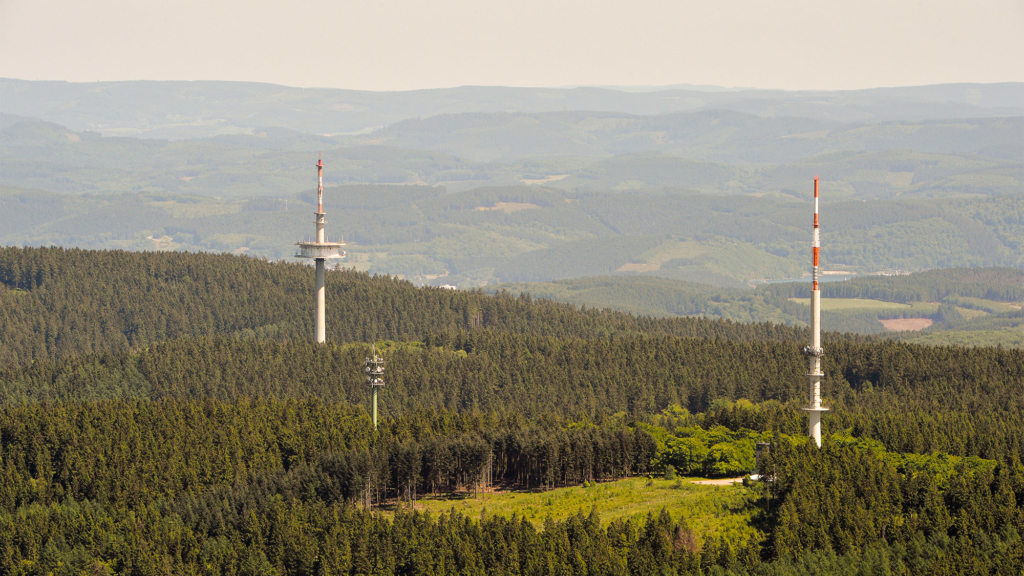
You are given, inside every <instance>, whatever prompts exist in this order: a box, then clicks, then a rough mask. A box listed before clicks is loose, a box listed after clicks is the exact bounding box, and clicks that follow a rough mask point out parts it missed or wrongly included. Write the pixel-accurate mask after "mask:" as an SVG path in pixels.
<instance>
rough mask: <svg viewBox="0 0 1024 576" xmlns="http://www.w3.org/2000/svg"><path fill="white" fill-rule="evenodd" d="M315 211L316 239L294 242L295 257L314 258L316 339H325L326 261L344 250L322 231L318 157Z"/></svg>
mask: <svg viewBox="0 0 1024 576" xmlns="http://www.w3.org/2000/svg"><path fill="white" fill-rule="evenodd" d="M316 176H317V188H316V200H317V203H316V213H315V214H313V217H314V218H315V220H314V222H315V223H316V240H315V241H313V242H296V243H295V245H296V246H298V247H299V253H298V254H296V255H295V257H296V258H312V259H313V260H316V341H317V342H325V341H326V340H327V328H326V326H325V322H326V316H327V314H326V305H325V304H326V303H325V299H326V298H325V295H324V292H325V289H324V283H325V275H326V270H325V269H326V265H327V264H326V263H327V260H328V259H330V258H344V257H345V251H344V250H342V249H341V247H342V246H344V245H345V243H344V242H328V241H327V234H326V233H325V232H324V223H325V222H326V220H325V219H324V161H323V159H322V158H318V159H317V162H316Z"/></svg>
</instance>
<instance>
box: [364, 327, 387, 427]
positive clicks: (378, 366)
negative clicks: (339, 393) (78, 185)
mask: <svg viewBox="0 0 1024 576" xmlns="http://www.w3.org/2000/svg"><path fill="white" fill-rule="evenodd" d="M363 370H364V371H365V372H366V383H367V384H368V385H369V386H370V391H371V394H372V396H373V429H374V430H376V429H377V390H378V389H380V388H383V387H384V359H383V358H381V357H380V355H379V354H377V346H376V345H374V346H373V356H372V357H370V358H367V359H366V362H364V363H363Z"/></svg>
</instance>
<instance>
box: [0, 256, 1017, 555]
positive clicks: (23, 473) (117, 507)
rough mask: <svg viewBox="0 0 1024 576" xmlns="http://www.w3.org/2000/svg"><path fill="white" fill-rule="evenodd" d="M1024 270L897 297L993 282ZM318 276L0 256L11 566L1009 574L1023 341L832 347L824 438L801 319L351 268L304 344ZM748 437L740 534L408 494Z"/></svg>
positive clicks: (976, 290) (738, 465)
mask: <svg viewBox="0 0 1024 576" xmlns="http://www.w3.org/2000/svg"><path fill="white" fill-rule="evenodd" d="M1015 274H1016V271H1014V270H1005V269H1004V270H999V269H996V270H988V271H981V272H977V271H971V270H962V271H953V272H952V273H951V276H944V275H934V274H933V275H931V276H929V275H923V276H919V277H907V279H903V278H899V279H896V280H897V282H896V284H894V285H889V286H888V288H889V289H891V288H893V286H894V287H895V289H897V290H898V291H899V294H903V295H905V296H906V298H907V299H908V300H910V301H913V298H914V297H915V296H914V294H918V295H920V297H922V298H931V297H932V296H934V295H939V292H934V291H935V290H939V291H941V290H943V289H944V288H943V287H948V286H951V285H953V283H960V284H962V285H963V286H964V292H965V293H967V292H969V295H967V296H962V297H961V296H957V297H960V298H963V299H965V300H969V299H971V298H974V299H975V300H978V301H981V296H986V297H994V296H999V297H1004V298H1011V297H1015V295H1016V294H1017V292H1015V291H1014V290H1015V287H1014V284H1015V282H1016V276H1015ZM848 284H849V286H853V287H855V288H856V287H858V286H860V288H858V289H861V290H865V291H867V292H864V293H862V294H860V295H861V296H878V295H879V294H877V293H875V292H871V291H872V290H881V289H886V288H887V286H882V285H879V284H877V282H876V283H874V284H873V283H872V282H870V281H868V282H859V283H848ZM311 285H312V270H311V269H310V268H309V267H306V266H299V265H292V264H284V263H270V262H264V261H261V260H257V259H253V258H245V257H237V256H225V255H210V254H181V253H130V252H90V251H84V250H62V249H49V248H29V249H23V248H5V249H2V250H0V349H2V350H3V351H4V354H5V356H4V358H3V359H2V362H0V571H3V572H4V573H12V574H34V573H46V572H60V571H71V572H74V571H89V572H95V573H124V574H128V573H146V572H166V571H177V572H193V573H203V574H219V573H225V572H232V573H246V574H248V573H253V574H256V573H260V574H275V573H277V574H307V573H337V574H369V573H378V574H420V573H438V574H447V573H453V572H457V573H466V574H592V573H600V574H644V575H646V574H657V573H674V574H698V573H708V572H714V573H723V574H791V573H794V572H795V573H800V571H801V570H805V571H806V570H810V569H812V567H813V569H815V570H831V571H833V572H838V573H842V571H843V570H847V571H849V570H848V568H849V567H851V566H852V567H858V566H859V567H863V566H870V567H873V568H872V569H876V570H878V571H881V572H886V571H888V572H891V573H928V572H936V573H960V572H967V573H979V574H982V573H1015V572H1019V571H1020V570H1021V568H1022V567H1024V555H1022V552H1021V551H1022V550H1024V546H1022V541H1021V534H1020V530H1019V526H1020V525H1021V524H1022V522H1024V466H1022V465H1021V459H1022V458H1024V442H1022V438H1021V435H1020V433H1019V431H1020V430H1021V429H1022V428H1024V387H1022V386H1024V351H1021V350H1008V349H1001V348H962V347H941V346H921V345H915V344H907V343H898V342H893V341H885V340H876V339H868V338H862V337H856V336H852V335H842V334H829V335H827V336H828V337H827V338H826V343H825V349H826V356H825V362H824V368H825V386H824V388H825V403H826V404H827V405H828V406H829V407H830V408H831V410H830V412H828V413H827V414H826V416H825V419H824V422H825V432H826V434H825V435H824V443H823V446H822V448H821V449H818V448H816V447H815V446H814V445H813V444H811V443H809V442H807V440H806V438H805V437H804V432H803V431H804V427H805V426H806V420H805V416H804V413H803V412H802V411H801V410H800V407H801V406H802V405H803V403H804V395H805V389H806V386H807V384H806V378H805V375H804V372H805V371H806V360H805V358H804V357H803V356H802V354H801V352H800V349H801V347H802V346H803V344H804V342H805V340H806V333H805V332H804V331H803V330H801V329H798V328H792V327H784V326H779V325H774V324H738V323H733V322H728V321H720V320H718V321H716V320H710V319H700V318H675V319H651V318H646V317H636V316H632V315H630V314H626V313H620V312H611V311H602V310H596V309H586V310H582V309H576V308H575V307H573V306H571V305H567V304H556V303H552V302H549V301H544V300H535V299H533V298H530V297H527V296H525V295H524V296H512V295H510V294H508V293H500V294H497V295H486V294H484V293H482V292H479V291H472V292H462V291H450V290H442V289H436V288H416V287H414V286H413V285H411V284H409V283H408V282H404V281H399V280H395V279H392V278H388V277H380V276H377V277H371V276H368V275H366V274H363V273H357V272H351V271H346V272H331V273H330V274H329V277H328V287H329V293H328V311H329V317H328V327H329V342H328V344H326V345H320V344H314V343H312V342H310V338H309V336H308V335H309V334H310V333H311V316H312V314H311V307H310V306H309V304H310V303H311V302H312V293H311V292H312V290H311ZM771 289H773V290H784V288H783V287H771ZM922 289H923V290H924V291H923V292H921V290H922ZM985 290H995V292H987V291H985ZM983 291H984V292H983ZM788 294H789V293H780V294H778V295H777V297H784V296H788ZM950 294H952V292H951V293H950ZM945 297H946V298H951V297H952V296H951V295H949V294H946V295H945ZM372 341H376V342H377V344H378V347H379V349H380V350H381V351H382V352H383V354H384V357H385V358H386V360H387V372H386V381H387V386H386V387H385V389H384V390H383V391H382V393H381V409H382V414H381V416H382V418H381V425H380V428H379V429H378V430H374V429H373V426H372V424H371V422H370V419H369V416H368V414H367V403H368V390H367V389H366V385H365V384H364V383H363V377H362V362H363V360H364V357H365V356H366V355H367V354H368V352H369V342H372ZM756 442H768V443H770V445H771V451H770V454H769V456H768V458H767V460H766V468H765V469H764V470H763V471H762V472H763V473H764V474H766V475H767V476H768V477H769V478H771V479H772V481H769V482H752V483H750V484H749V486H747V487H738V488H729V489H728V490H739V491H742V498H740V499H739V500H737V502H739V503H738V504H737V506H738V508H735V509H733V510H732V511H731V512H729V514H738V515H740V517H741V518H747V519H749V520H742V522H743V523H744V526H745V528H744V529H743V530H742V531H735V530H727V529H724V528H722V527H721V525H718V526H717V527H716V524H714V523H712V524H708V522H709V521H710V522H713V521H714V519H713V518H707V517H705V516H700V515H701V514H702V512H701V510H698V509H692V508H687V506H686V505H685V504H681V505H679V507H674V508H671V509H665V510H663V511H662V512H661V513H659V514H652V515H650V516H648V517H647V518H646V519H644V518H630V517H627V518H618V519H615V520H612V521H610V522H606V521H602V519H601V509H600V508H601V506H614V502H608V503H607V504H605V503H602V504H601V505H599V506H597V507H595V508H594V509H592V510H580V511H579V513H578V514H576V515H575V516H572V517H570V518H568V519H565V520H557V521H556V520H553V519H550V518H549V519H547V520H543V512H542V516H541V518H536V511H532V512H530V515H531V518H530V519H527V517H526V512H525V511H524V512H523V513H522V515H518V514H517V515H515V516H511V517H508V516H503V515H495V514H491V513H483V514H480V516H479V517H476V516H474V517H468V516H465V515H462V514H460V513H458V512H456V511H452V512H446V513H444V514H442V515H440V516H438V515H431V514H426V513H423V512H421V511H419V510H418V508H417V506H418V501H419V500H420V499H421V498H423V497H424V495H432V497H433V498H444V497H446V496H447V497H454V498H456V500H455V501H457V499H458V498H474V497H480V496H479V495H481V494H486V493H493V491H495V490H497V491H500V492H502V493H508V494H512V495H514V494H516V491H518V490H531V491H541V493H542V494H543V493H545V492H544V491H546V490H550V489H553V488H557V487H566V488H571V489H574V490H577V489H578V490H587V489H588V488H587V487H588V486H592V485H593V483H605V482H610V483H614V481H616V480H618V479H621V478H627V477H631V476H632V477H635V476H641V477H643V476H644V475H647V476H654V475H657V476H659V477H664V478H669V477H675V474H676V473H678V474H681V475H688V476H703V477H720V476H742V475H744V474H747V473H750V472H753V465H754V444H755V443H756ZM681 483H682V480H679V482H678V483H677V485H680V484H681ZM720 489H721V490H726V489H727V488H720ZM549 502H550V500H549ZM716 513H717V512H716ZM698 516H699V518H698ZM688 519H689V520H688ZM691 520H692V522H693V523H692V524H691V522H690V521H691ZM698 520H699V521H698ZM695 526H702V527H703V528H701V529H700V531H698V530H697V529H695V528H694V527H695ZM426 550H429V554H425V553H424V551H426Z"/></svg>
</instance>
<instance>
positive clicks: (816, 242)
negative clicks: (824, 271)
mask: <svg viewBox="0 0 1024 576" xmlns="http://www.w3.org/2000/svg"><path fill="white" fill-rule="evenodd" d="M820 253H821V238H820V237H819V235H818V177H817V176H815V177H814V232H813V233H812V236H811V257H812V260H813V266H814V268H813V275H812V281H813V284H812V285H811V345H810V346H805V347H804V354H805V355H806V356H807V358H808V360H809V366H808V371H807V378H808V380H810V384H811V394H810V398H809V400H810V403H809V405H808V406H807V407H806V408H804V410H805V411H806V412H807V436H809V437H810V438H812V439H813V440H814V442H815V443H816V444H817V445H818V447H819V448H821V413H822V412H826V411H827V410H828V408H825V407H824V406H822V405H821V379H822V378H824V376H825V375H824V374H823V373H822V372H821V357H822V356H823V355H824V350H822V348H821V291H820V290H818V264H819V258H820Z"/></svg>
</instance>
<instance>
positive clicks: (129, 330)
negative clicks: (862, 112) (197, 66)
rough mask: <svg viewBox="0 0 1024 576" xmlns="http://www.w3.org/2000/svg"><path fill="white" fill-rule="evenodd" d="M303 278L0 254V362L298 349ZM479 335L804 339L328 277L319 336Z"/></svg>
mask: <svg viewBox="0 0 1024 576" xmlns="http://www.w3.org/2000/svg"><path fill="white" fill-rule="evenodd" d="M313 274H314V273H313V270H312V269H311V268H310V267H308V266H303V265H298V264H286V263H280V262H278V263H270V262H265V261H262V260H257V259H254V258H245V257H238V256H230V255H214V254H200V253H161V252H121V251H90V250H80V249H62V248H15V247H3V248H0V343H2V344H3V345H2V346H0V364H21V363H28V362H31V361H33V360H42V359H46V358H54V357H64V356H69V355H75V354H83V353H90V352H108V351H112V352H118V351H126V350H130V349H138V348H143V347H146V346H148V345H150V344H152V343H155V342H160V341H164V340H173V339H178V338H184V337H193V336H213V335H221V336H234V337H238V338H256V339H269V340H276V341H290V340H307V339H310V335H311V334H312V333H313V321H314V319H313ZM480 328H487V329H492V330H501V331H509V332H516V333H523V334H535V335H547V336H556V337H569V336H572V337H591V336H600V335H608V334H623V333H646V334H666V335H674V336H688V337H702V338H704V337H706V338H722V339H730V340H740V341H754V340H787V341H803V340H806V336H805V331H802V330H800V329H796V328H791V327H787V326H780V325H775V324H767V323H765V324H739V323H735V322H727V321H713V320H707V319H702V318H672V319H667V318H666V319H653V318H649V317H645V316H634V315H631V314H626V313H622V312H613V311H609V310H598V309H585V308H577V307H575V306H572V305H568V304H557V303H553V302H550V301H548V300H534V299H533V298H530V297H529V295H522V296H519V297H514V296H512V295H510V294H507V293H502V294H498V295H495V296H488V295H485V294H483V293H482V292H480V291H453V290H441V289H437V288H416V287H415V286H413V285H412V284H411V283H408V282H405V281H400V280H397V279H395V278H392V277H388V276H368V275H367V274H364V273H359V272H353V271H330V272H329V273H328V279H327V329H328V335H327V337H328V339H329V340H332V341H335V342H369V341H374V340H385V339H390V340H416V339H420V338H423V337H424V336H425V335H427V334H429V333H432V332H439V331H456V330H458V331H469V330H476V329H480Z"/></svg>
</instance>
